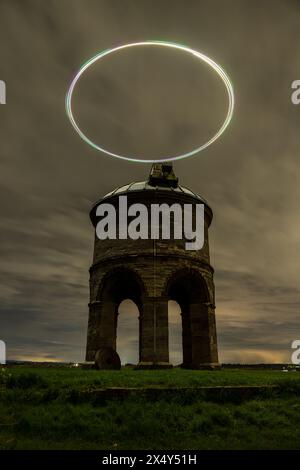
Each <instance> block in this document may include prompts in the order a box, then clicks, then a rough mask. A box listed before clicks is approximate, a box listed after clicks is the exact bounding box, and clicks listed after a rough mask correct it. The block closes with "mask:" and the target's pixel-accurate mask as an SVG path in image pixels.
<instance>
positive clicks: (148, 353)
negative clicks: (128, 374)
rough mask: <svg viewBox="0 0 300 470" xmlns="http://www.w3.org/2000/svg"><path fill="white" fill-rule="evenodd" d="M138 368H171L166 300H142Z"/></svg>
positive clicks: (149, 298)
mask: <svg viewBox="0 0 300 470" xmlns="http://www.w3.org/2000/svg"><path fill="white" fill-rule="evenodd" d="M140 317H141V318H140V362H139V364H138V368H148V367H149V368H151V367H171V365H170V364H169V333H168V299H165V298H156V299H155V298H153V297H148V298H146V299H144V302H143V306H142V312H141V316H140Z"/></svg>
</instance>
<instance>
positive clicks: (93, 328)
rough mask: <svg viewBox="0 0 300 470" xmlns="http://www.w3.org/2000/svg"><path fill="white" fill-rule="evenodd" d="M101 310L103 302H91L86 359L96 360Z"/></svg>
mask: <svg viewBox="0 0 300 470" xmlns="http://www.w3.org/2000/svg"><path fill="white" fill-rule="evenodd" d="M100 312H101V302H99V301H94V302H90V303H89V322H88V332H87V346H86V356H85V360H86V361H88V362H90V361H94V359H95V354H96V351H97V349H98V347H97V330H98V324H99V318H100Z"/></svg>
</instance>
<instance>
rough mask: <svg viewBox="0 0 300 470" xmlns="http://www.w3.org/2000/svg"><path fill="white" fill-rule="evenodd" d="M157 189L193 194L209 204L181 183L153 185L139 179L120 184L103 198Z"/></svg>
mask: <svg viewBox="0 0 300 470" xmlns="http://www.w3.org/2000/svg"><path fill="white" fill-rule="evenodd" d="M155 190H159V191H168V192H174V193H180V194H186V195H187V196H192V197H194V198H196V199H199V201H201V202H202V203H204V204H206V205H208V203H207V201H206V200H205V199H204V198H203V197H202V196H200V195H199V194H197V193H195V192H194V191H191V190H190V189H188V188H186V187H184V186H181V185H179V184H178V185H177V186H176V187H172V186H166V185H159V184H157V185H153V183H152V184H149V181H138V182H134V183H129V184H125V185H124V186H120V187H118V188H116V189H114V190H113V191H111V192H109V193H107V194H105V196H103V198H102V199H105V198H108V197H112V196H115V195H121V194H126V193H131V192H138V191H155Z"/></svg>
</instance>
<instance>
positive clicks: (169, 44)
mask: <svg viewBox="0 0 300 470" xmlns="http://www.w3.org/2000/svg"><path fill="white" fill-rule="evenodd" d="M136 46H161V47H170V48H173V49H179V50H181V51H184V52H187V53H189V54H192V55H193V56H195V57H197V58H198V59H200V60H201V61H203V62H205V63H206V64H208V65H209V66H210V67H212V68H213V70H215V72H216V73H217V74H218V75H219V76H220V78H221V79H222V81H223V83H224V85H225V87H226V91H227V94H228V110H227V114H226V117H225V120H224V122H223V124H222V126H221V127H220V128H219V129H218V131H217V132H216V133H215V134H214V135H213V137H212V138H211V139H209V140H208V141H207V142H205V143H204V144H202V145H200V146H199V147H197V148H194V149H193V150H191V151H189V152H186V153H182V154H180V155H174V156H171V155H168V156H166V157H163V158H160V159H157V158H152V159H141V158H136V157H134V156H130V155H119V154H116V153H113V152H110V151H109V150H106V149H105V148H103V147H101V146H100V145H97V144H96V143H95V142H93V141H92V140H90V139H89V138H88V137H87V136H86V135H85V134H84V133H83V132H82V130H81V129H80V128H79V126H78V124H77V123H76V121H75V118H74V115H73V111H72V96H73V92H74V88H75V86H76V84H77V82H78V80H79V78H80V77H81V76H82V75H83V73H84V72H85V71H86V70H87V69H88V68H89V67H91V65H93V64H94V63H95V62H97V61H98V60H101V59H103V57H105V56H107V55H109V54H112V53H114V52H117V51H121V50H123V49H127V48H129V47H136ZM233 108H234V92H233V86H232V83H231V81H230V79H229V77H228V75H227V74H226V72H225V71H224V70H223V68H222V67H221V66H220V65H218V64H217V63H216V62H214V61H213V60H212V59H210V58H209V57H207V56H206V55H204V54H202V53H201V52H198V51H195V50H193V49H190V48H189V47H187V46H183V45H181V44H176V43H172V42H166V41H143V42H134V43H130V44H124V45H122V46H118V47H114V48H113V49H106V50H105V51H102V52H100V53H98V54H96V55H95V56H94V57H92V58H91V59H89V60H87V62H86V63H85V64H84V65H83V66H82V67H81V68H80V70H79V71H78V73H77V74H76V76H75V77H74V79H73V80H72V82H71V85H70V88H69V90H68V92H67V95H66V112H67V115H68V117H69V119H70V121H71V124H72V126H73V127H74V129H75V130H76V132H77V133H78V134H79V135H80V137H81V138H82V139H83V140H84V141H85V142H86V143H88V144H89V145H91V146H92V147H93V148H94V149H96V150H98V151H100V152H103V153H106V154H107V155H110V156H111V157H115V158H120V159H122V160H128V161H131V162H140V163H149V162H150V163H151V162H152V163H156V162H166V161H171V160H172V161H174V160H180V159H182V158H188V157H191V156H192V155H195V154H197V153H199V152H201V151H202V150H204V149H205V148H207V147H208V146H209V145H211V144H212V143H213V142H215V141H216V140H217V139H218V138H219V137H220V136H221V135H222V134H223V132H224V131H225V129H226V128H227V126H228V125H229V123H230V121H231V118H232V114H233Z"/></svg>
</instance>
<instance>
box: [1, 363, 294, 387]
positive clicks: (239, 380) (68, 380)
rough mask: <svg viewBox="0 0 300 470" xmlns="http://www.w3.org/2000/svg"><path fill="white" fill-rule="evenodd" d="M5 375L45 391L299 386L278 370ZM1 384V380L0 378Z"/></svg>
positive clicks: (28, 370) (22, 370)
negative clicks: (26, 378)
mask: <svg viewBox="0 0 300 470" xmlns="http://www.w3.org/2000/svg"><path fill="white" fill-rule="evenodd" d="M7 371H8V372H9V373H10V374H11V375H12V382H14V381H16V382H17V381H18V378H19V377H21V380H22V378H23V380H24V376H26V374H33V375H34V381H40V382H41V384H42V383H44V384H45V385H46V386H47V387H48V386H51V387H55V388H58V389H62V388H68V387H72V388H82V387H98V388H100V387H104V388H105V387H147V386H151V387H152V386H156V387H162V386H163V387H201V386H214V385H216V386H218V385H274V384H278V383H282V382H286V380H287V379H288V380H292V381H293V382H296V383H299V384H300V373H299V372H289V373H287V374H286V373H283V372H281V371H277V370H242V369H225V370H219V371H218V370H217V371H195V370H184V369H179V368H174V369H167V370H148V371H147V370H143V371H138V370H133V369H130V368H125V367H124V368H122V370H120V371H101V372H100V371H97V370H82V369H76V368H67V367H66V368H34V367H20V366H17V367H11V368H9V369H7ZM0 380H1V378H0Z"/></svg>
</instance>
